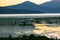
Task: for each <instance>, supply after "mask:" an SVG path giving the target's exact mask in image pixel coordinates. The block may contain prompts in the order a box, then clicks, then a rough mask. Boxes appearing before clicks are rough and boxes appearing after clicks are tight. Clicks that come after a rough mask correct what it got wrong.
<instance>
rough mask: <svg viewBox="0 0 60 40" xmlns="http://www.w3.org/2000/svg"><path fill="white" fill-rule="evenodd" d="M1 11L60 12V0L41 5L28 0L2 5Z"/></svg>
mask: <svg viewBox="0 0 60 40" xmlns="http://www.w3.org/2000/svg"><path fill="white" fill-rule="evenodd" d="M0 13H13V14H14V13H31V14H33V13H60V0H52V1H50V2H46V3H43V4H40V5H37V4H35V3H32V2H30V1H26V2H23V3H21V4H17V5H11V6H6V7H0Z"/></svg>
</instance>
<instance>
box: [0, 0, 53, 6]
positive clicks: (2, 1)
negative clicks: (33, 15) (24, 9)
mask: <svg viewBox="0 0 60 40" xmlns="http://www.w3.org/2000/svg"><path fill="white" fill-rule="evenodd" d="M25 1H30V2H33V3H35V4H37V5H39V4H42V3H45V2H49V1H52V0H0V6H10V5H16V4H21V3H22V2H25Z"/></svg>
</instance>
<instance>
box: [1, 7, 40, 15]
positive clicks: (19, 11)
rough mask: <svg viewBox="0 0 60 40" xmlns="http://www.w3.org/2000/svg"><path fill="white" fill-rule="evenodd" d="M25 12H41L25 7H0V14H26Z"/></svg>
mask: <svg viewBox="0 0 60 40" xmlns="http://www.w3.org/2000/svg"><path fill="white" fill-rule="evenodd" d="M27 13H30V14H32V13H41V12H39V11H36V10H26V9H10V8H7V7H0V14H27Z"/></svg>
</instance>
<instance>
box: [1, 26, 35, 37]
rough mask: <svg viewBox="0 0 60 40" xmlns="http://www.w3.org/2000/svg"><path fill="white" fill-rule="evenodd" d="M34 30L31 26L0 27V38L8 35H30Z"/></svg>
mask: <svg viewBox="0 0 60 40" xmlns="http://www.w3.org/2000/svg"><path fill="white" fill-rule="evenodd" d="M33 30H34V28H33V27H32V26H0V37H2V36H3V37H7V36H8V35H9V34H11V35H12V36H18V35H20V34H21V35H22V34H26V33H27V34H32V33H34V32H33Z"/></svg>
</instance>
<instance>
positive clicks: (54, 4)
mask: <svg viewBox="0 0 60 40" xmlns="http://www.w3.org/2000/svg"><path fill="white" fill-rule="evenodd" d="M42 6H45V7H49V8H51V9H50V10H48V11H49V12H51V13H60V0H52V1H50V2H46V3H44V4H42Z"/></svg>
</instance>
